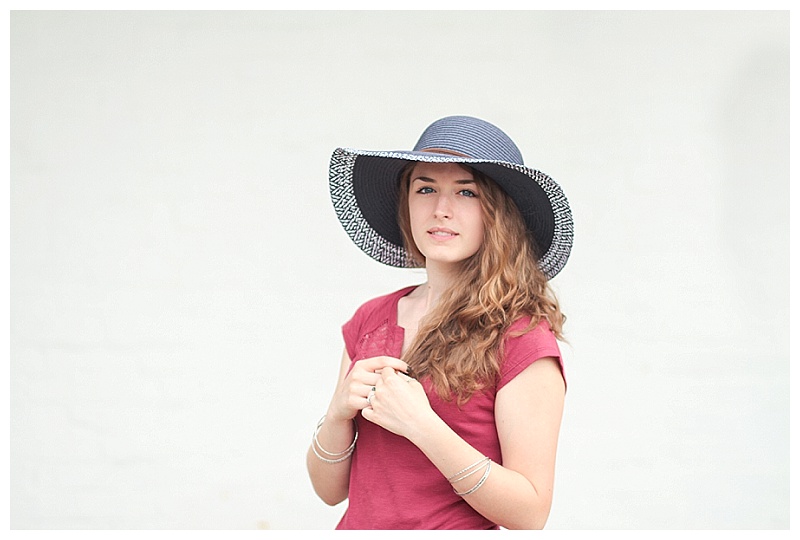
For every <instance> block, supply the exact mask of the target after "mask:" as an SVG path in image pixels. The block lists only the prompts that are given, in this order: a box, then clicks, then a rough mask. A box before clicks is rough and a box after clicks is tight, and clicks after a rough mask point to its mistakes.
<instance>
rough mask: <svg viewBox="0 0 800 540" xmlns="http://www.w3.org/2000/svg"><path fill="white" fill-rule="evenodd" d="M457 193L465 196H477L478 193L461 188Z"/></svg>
mask: <svg viewBox="0 0 800 540" xmlns="http://www.w3.org/2000/svg"><path fill="white" fill-rule="evenodd" d="M458 193H459V194H461V195H463V196H465V197H477V196H478V194H477V193H475V192H474V191H472V190H471V189H462V190H461V191H459V192H458Z"/></svg>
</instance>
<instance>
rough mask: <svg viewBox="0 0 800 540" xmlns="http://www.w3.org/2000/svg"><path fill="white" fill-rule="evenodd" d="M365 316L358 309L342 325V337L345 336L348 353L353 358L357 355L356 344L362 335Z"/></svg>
mask: <svg viewBox="0 0 800 540" xmlns="http://www.w3.org/2000/svg"><path fill="white" fill-rule="evenodd" d="M362 320H363V316H362V310H358V311H356V312H355V314H353V316H352V317H351V318H350V320H349V321H347V322H346V323H344V324H343V325H342V337H343V338H344V347H345V349H346V350H347V355H348V356H349V357H350V358H351V359H352V358H355V356H356V345H357V344H358V340H359V337H360V335H361V324H362Z"/></svg>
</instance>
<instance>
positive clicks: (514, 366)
mask: <svg viewBox="0 0 800 540" xmlns="http://www.w3.org/2000/svg"><path fill="white" fill-rule="evenodd" d="M530 325H531V318H530V317H522V318H520V319H518V320H517V321H515V322H514V323H513V324H512V325H511V326H510V327H509V328H508V330H507V332H506V336H505V340H504V343H503V355H502V362H501V364H500V374H499V375H500V377H499V381H498V389H499V388H500V387H502V386H504V385H505V384H506V383H508V382H509V381H510V380H511V379H513V378H514V377H516V376H517V375H519V373H521V372H522V371H523V370H524V369H525V368H526V367H528V366H529V365H531V364H533V363H534V362H535V361H536V360H539V359H540V358H547V357H552V358H555V359H556V360H557V361H558V364H559V366H561V370H562V372H563V364H562V360H561V350H560V349H559V347H558V340H557V339H556V336H555V334H553V331H552V330H551V329H550V325H549V324H548V322H547V321H546V320H544V319H542V320H541V321H539V322H538V323H537V324H535V325H534V326H533V327H531V326H530Z"/></svg>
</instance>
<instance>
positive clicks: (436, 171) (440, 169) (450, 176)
mask: <svg viewBox="0 0 800 540" xmlns="http://www.w3.org/2000/svg"><path fill="white" fill-rule="evenodd" d="M420 176H423V177H425V178H430V179H432V180H439V179H442V180H474V178H475V177H474V176H473V174H472V170H470V169H469V168H468V167H465V166H464V165H460V164H458V163H427V162H419V163H417V164H416V165H415V166H414V168H413V170H412V171H411V179H412V180H414V179H415V178H418V177H420Z"/></svg>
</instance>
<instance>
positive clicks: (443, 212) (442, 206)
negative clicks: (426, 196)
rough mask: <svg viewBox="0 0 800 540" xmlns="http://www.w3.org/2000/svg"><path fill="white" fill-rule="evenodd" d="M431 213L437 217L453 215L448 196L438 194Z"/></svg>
mask: <svg viewBox="0 0 800 540" xmlns="http://www.w3.org/2000/svg"><path fill="white" fill-rule="evenodd" d="M433 215H434V216H435V217H436V218H437V219H444V218H451V217H453V206H452V201H451V200H450V197H448V196H447V195H440V196H439V197H438V198H437V199H436V208H435V209H434V211H433Z"/></svg>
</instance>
